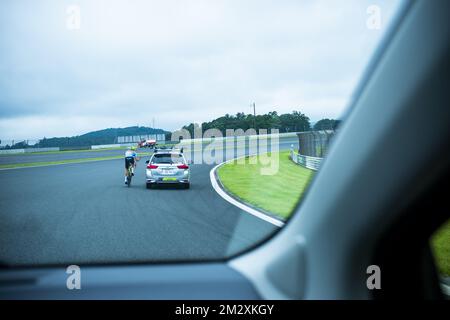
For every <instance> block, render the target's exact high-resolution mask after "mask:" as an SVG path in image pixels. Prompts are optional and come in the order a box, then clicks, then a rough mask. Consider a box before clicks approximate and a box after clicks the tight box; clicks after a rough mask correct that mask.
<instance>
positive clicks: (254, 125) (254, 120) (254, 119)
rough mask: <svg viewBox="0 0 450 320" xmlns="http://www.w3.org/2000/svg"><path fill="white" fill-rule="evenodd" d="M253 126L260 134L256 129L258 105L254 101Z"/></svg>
mask: <svg viewBox="0 0 450 320" xmlns="http://www.w3.org/2000/svg"><path fill="white" fill-rule="evenodd" d="M253 127H254V128H255V131H256V134H258V130H257V129H256V105H255V103H254V102H253Z"/></svg>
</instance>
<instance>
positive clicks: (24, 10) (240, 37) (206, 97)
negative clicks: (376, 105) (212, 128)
mask: <svg viewBox="0 0 450 320" xmlns="http://www.w3.org/2000/svg"><path fill="white" fill-rule="evenodd" d="M69 5H77V6H78V7H79V9H80V17H81V19H80V24H79V28H78V24H77V21H76V20H73V18H74V17H75V16H76V13H75V14H74V13H73V11H70V12H69V13H68V12H67V9H68V6H69ZM370 5H377V6H378V7H379V8H380V9H381V19H382V20H381V29H380V30H373V29H369V28H368V27H367V20H368V19H369V18H370V17H369V14H368V13H367V8H368V7H369V6H370ZM398 6H399V1H394V0H384V1H383V0H372V1H363V0H341V1H330V0H328V1H317V0H315V1H301V0H292V1H264V0H255V1H247V0H237V1H220V0H205V1H195V0H185V1H181V0H176V1H175V0H160V1H138V0H133V1H113V0H104V1H93V0H89V1H77V0H72V1H60V0H53V1H43V0H41V1H5V0H2V1H1V2H0V139H12V138H14V139H25V138H41V137H43V136H46V137H52V136H70V135H77V134H82V133H85V132H88V131H91V130H98V129H103V128H109V127H125V126H131V125H137V124H139V125H145V126H151V124H152V119H153V118H154V119H155V125H156V127H159V128H163V129H167V130H174V129H177V128H179V127H181V126H182V125H184V124H188V123H190V122H202V121H208V120H211V119H213V118H215V117H219V116H222V115H224V114H226V113H229V114H235V113H237V112H245V113H251V112H252V108H251V107H250V104H251V103H252V102H253V101H254V102H255V103H256V107H257V113H261V114H262V113H266V112H268V111H272V110H275V111H277V112H278V113H286V112H291V111H293V110H300V111H301V112H303V113H305V114H306V115H308V116H309V117H310V118H311V120H312V121H317V120H319V119H321V118H325V117H328V118H336V117H339V116H340V115H341V114H342V113H343V111H344V109H345V107H346V106H347V103H348V101H349V99H350V97H351V94H352V92H353V90H354V88H355V86H356V84H357V81H358V79H359V78H360V76H361V74H362V72H363V71H364V67H365V66H366V65H367V63H368V61H369V59H370V57H371V55H372V53H373V51H374V49H375V47H376V45H377V44H378V43H379V41H380V39H381V38H382V36H383V32H384V31H385V30H386V29H387V27H388V25H389V22H390V21H391V18H392V17H393V15H394V14H395V12H396V10H397V8H398ZM74 21H75V22H74Z"/></svg>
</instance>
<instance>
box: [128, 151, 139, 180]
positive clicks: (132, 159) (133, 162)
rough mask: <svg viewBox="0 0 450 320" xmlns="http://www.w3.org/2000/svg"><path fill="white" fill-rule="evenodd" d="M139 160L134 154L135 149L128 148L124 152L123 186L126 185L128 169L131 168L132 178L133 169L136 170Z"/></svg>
mask: <svg viewBox="0 0 450 320" xmlns="http://www.w3.org/2000/svg"><path fill="white" fill-rule="evenodd" d="M137 161H139V158H138V156H137V153H136V147H129V148H128V149H127V151H125V184H127V176H128V168H129V167H130V166H131V172H132V175H133V176H134V168H136V164H137Z"/></svg>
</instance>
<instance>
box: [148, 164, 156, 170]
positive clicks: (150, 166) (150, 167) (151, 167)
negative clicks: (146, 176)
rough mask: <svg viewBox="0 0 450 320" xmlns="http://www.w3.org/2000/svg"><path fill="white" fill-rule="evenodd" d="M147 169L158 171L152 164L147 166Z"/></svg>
mask: <svg viewBox="0 0 450 320" xmlns="http://www.w3.org/2000/svg"><path fill="white" fill-rule="evenodd" d="M147 169H158V166H155V165H154V164H149V165H147Z"/></svg>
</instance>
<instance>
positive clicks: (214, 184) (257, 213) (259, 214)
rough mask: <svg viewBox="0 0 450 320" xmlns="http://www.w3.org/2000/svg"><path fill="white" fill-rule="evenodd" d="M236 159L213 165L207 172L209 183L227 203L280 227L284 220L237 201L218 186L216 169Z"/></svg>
mask: <svg viewBox="0 0 450 320" xmlns="http://www.w3.org/2000/svg"><path fill="white" fill-rule="evenodd" d="M234 160H236V159H231V160H228V161H225V162H222V163H220V164H218V165H217V166H215V167H214V168H213V169H212V170H211V171H210V172H209V178H210V179H211V185H212V187H213V188H214V190H216V192H217V193H218V194H219V196H221V197H222V198H223V199H225V200H226V201H228V202H229V203H231V204H232V205H234V206H236V207H238V208H239V209H241V210H244V211H245V212H247V213H250V214H251V215H253V216H255V217H258V218H260V219H262V220H264V221H266V222H269V223H271V224H273V225H275V226H277V227H282V226H284V222H283V221H280V220H278V219H275V218H273V217H271V216H269V215H267V214H265V213H264V212H261V211H258V210H255V209H253V208H251V207H249V206H247V205H245V204H243V203H242V202H239V201H237V200H236V199H234V198H232V197H230V196H229V195H228V194H227V193H226V192H225V191H223V190H222V188H221V187H220V186H219V184H218V182H217V180H216V177H215V172H216V170H217V168H218V167H220V166H221V165H223V164H225V163H227V162H230V161H234Z"/></svg>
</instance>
